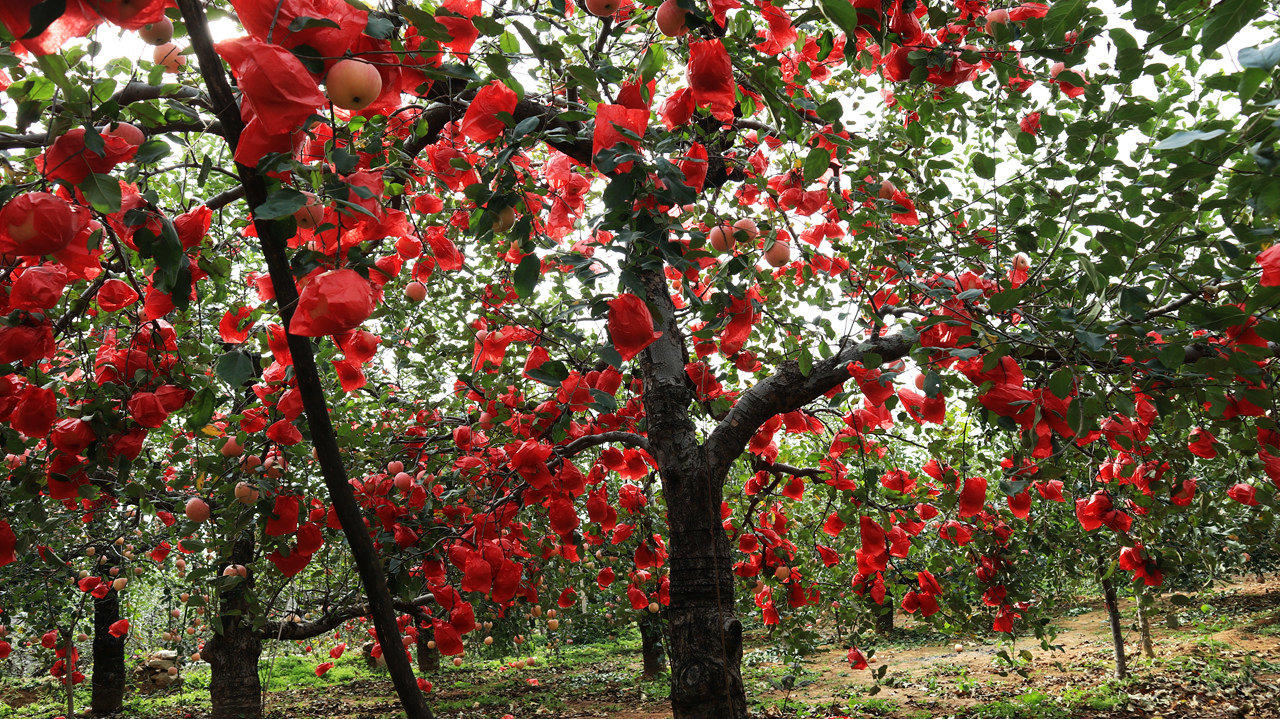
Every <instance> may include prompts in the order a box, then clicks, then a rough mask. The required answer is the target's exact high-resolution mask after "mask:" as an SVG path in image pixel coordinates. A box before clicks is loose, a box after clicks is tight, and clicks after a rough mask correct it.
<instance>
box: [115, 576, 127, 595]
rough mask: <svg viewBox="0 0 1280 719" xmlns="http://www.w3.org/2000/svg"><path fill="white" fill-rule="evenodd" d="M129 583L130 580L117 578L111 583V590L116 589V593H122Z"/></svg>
mask: <svg viewBox="0 0 1280 719" xmlns="http://www.w3.org/2000/svg"><path fill="white" fill-rule="evenodd" d="M128 583H129V580H128V579H125V578H124V577H116V578H115V579H114V580H113V581H112V582H111V588H112V589H114V590H116V591H117V592H118V591H120V590H122V589H124V588H125V585H127V584H128Z"/></svg>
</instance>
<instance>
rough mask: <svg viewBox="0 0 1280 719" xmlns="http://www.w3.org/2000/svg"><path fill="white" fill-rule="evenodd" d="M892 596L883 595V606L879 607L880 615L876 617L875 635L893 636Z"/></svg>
mask: <svg viewBox="0 0 1280 719" xmlns="http://www.w3.org/2000/svg"><path fill="white" fill-rule="evenodd" d="M894 606H895V605H894V603H893V596H891V595H889V594H885V595H884V604H883V605H882V606H881V607H880V613H879V614H877V615H876V634H879V635H880V636H882V637H887V636H889V635H891V634H893V608H894Z"/></svg>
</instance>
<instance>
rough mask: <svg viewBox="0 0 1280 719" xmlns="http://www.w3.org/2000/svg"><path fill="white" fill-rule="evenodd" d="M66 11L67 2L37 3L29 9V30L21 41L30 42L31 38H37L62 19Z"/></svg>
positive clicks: (65, 0)
mask: <svg viewBox="0 0 1280 719" xmlns="http://www.w3.org/2000/svg"><path fill="white" fill-rule="evenodd" d="M66 11H67V0H44V2H41V3H37V4H36V5H34V6H33V7H32V8H31V12H30V14H29V15H28V17H29V18H30V19H31V29H30V30H27V34H26V35H23V36H22V38H21V39H23V40H30V39H31V38H33V37H38V36H39V35H40V34H41V33H43V32H44V31H45V30H48V29H49V26H50V25H52V24H53V23H54V22H56V21H57V19H58V18H60V17H62V14H63V13H65V12H66Z"/></svg>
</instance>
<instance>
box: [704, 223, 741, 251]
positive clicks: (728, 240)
mask: <svg viewBox="0 0 1280 719" xmlns="http://www.w3.org/2000/svg"><path fill="white" fill-rule="evenodd" d="M707 239H708V240H710V241H711V247H713V248H714V249H715V251H716V252H719V253H721V254H724V253H726V252H732V251H733V246H734V245H735V244H736V243H737V240H736V239H734V236H733V227H731V226H729V225H716V226H715V227H712V228H711V231H710V232H708V233H707Z"/></svg>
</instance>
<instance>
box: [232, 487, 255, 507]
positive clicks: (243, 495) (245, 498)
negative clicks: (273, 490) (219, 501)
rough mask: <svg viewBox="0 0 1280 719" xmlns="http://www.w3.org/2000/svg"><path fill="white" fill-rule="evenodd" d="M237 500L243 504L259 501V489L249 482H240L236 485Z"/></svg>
mask: <svg viewBox="0 0 1280 719" xmlns="http://www.w3.org/2000/svg"><path fill="white" fill-rule="evenodd" d="M236 501H237V502H239V503H241V504H254V503H255V502H257V501H258V490H256V489H254V488H253V486H252V485H250V484H249V483H248V482H240V483H238V484H237V485H236Z"/></svg>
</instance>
